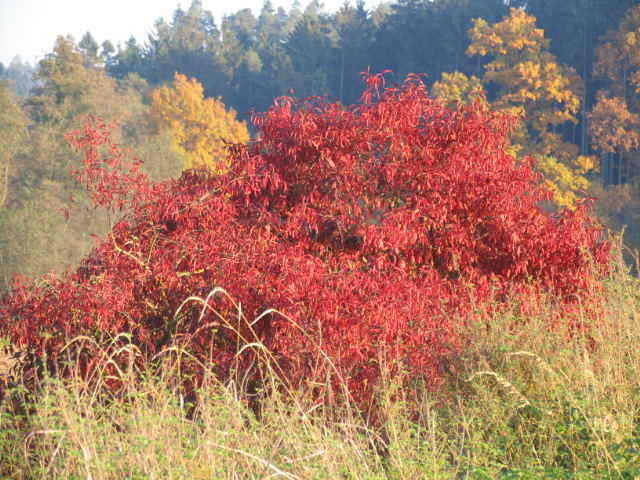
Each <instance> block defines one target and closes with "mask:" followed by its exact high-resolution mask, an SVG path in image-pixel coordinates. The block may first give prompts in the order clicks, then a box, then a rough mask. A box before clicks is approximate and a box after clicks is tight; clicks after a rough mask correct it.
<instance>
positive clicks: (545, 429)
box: [0, 259, 640, 480]
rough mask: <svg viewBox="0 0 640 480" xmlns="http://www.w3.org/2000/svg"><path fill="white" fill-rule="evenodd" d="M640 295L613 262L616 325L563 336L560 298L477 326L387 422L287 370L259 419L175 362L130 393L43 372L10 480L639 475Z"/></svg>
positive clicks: (16, 439)
mask: <svg viewBox="0 0 640 480" xmlns="http://www.w3.org/2000/svg"><path fill="white" fill-rule="evenodd" d="M639 287H640V282H639V281H638V279H636V278H635V277H633V276H632V275H630V274H629V272H628V271H627V268H626V267H625V266H624V262H622V260H621V259H618V260H617V261H615V262H614V263H613V270H612V273H611V276H610V278H609V279H608V280H607V281H606V284H605V288H606V290H605V292H603V295H602V297H603V299H602V307H603V308H604V310H605V312H606V313H605V315H604V320H603V321H599V322H598V324H597V325H595V324H594V323H595V322H594V321H593V319H591V318H589V315H588V312H587V310H586V309H585V311H584V317H583V318H582V320H581V321H583V322H584V323H585V324H589V325H590V326H591V328H590V329H589V331H590V334H589V335H582V336H581V335H573V336H572V337H571V338H570V339H568V337H567V335H566V332H562V331H559V330H558V329H556V330H552V329H550V328H549V327H548V326H549V323H550V319H551V318H552V316H553V313H554V312H553V307H552V306H551V305H552V303H549V308H547V309H546V310H544V309H543V311H541V312H540V313H539V314H536V315H530V316H528V317H527V318H520V317H519V316H518V314H516V313H514V312H502V313H493V314H492V317H491V321H490V322H489V324H488V326H487V324H486V323H476V324H472V325H468V326H465V327H464V328H465V336H466V338H468V345H467V346H466V348H465V349H464V351H463V353H462V356H461V357H460V358H459V359H457V361H456V367H455V368H453V369H452V371H451V372H450V373H449V374H448V376H447V378H446V381H445V383H444V385H443V386H442V387H441V388H439V389H438V390H436V391H433V390H428V389H424V388H421V385H420V383H417V382H411V381H410V380H408V379H406V378H401V375H402V374H401V373H400V374H397V375H395V376H391V375H387V376H384V378H383V379H382V382H381V385H380V387H379V389H378V393H377V405H378V407H377V412H378V413H377V415H376V417H375V419H372V418H373V417H372V416H371V415H369V414H368V412H360V411H357V410H356V409H355V407H353V406H348V405H342V406H333V407H328V406H326V405H323V404H321V403H320V402H318V399H317V397H315V396H314V395H312V393H311V391H305V390H299V391H295V392H291V391H289V390H287V389H286V388H280V387H281V386H282V385H281V384H280V380H279V379H278V376H277V375H276V374H275V372H272V373H273V375H272V378H270V379H269V383H270V388H269V391H270V394H269V395H266V396H263V397H262V398H261V402H260V408H259V411H258V410H256V408H254V406H255V402H254V401H253V400H252V398H251V395H255V393H253V394H251V395H250V394H249V393H247V391H246V389H244V388H241V384H240V383H236V382H233V381H231V382H226V383H221V382H219V381H218V380H216V378H215V376H214V375H213V374H207V375H205V381H204V383H203V385H202V386H201V387H200V388H199V390H198V392H197V402H193V401H192V399H191V397H189V396H187V397H185V396H184V395H183V394H182V390H180V388H179V387H177V386H176V385H178V383H179V382H176V381H175V379H176V376H177V375H179V373H178V372H177V368H178V367H177V365H178V364H177V363H176V362H175V356H167V357H166V360H163V361H162V362H160V364H159V365H158V364H154V368H153V369H151V368H149V369H148V370H147V369H145V367H144V364H142V368H140V365H138V366H137V367H135V368H134V366H133V364H132V366H131V368H129V369H123V370H121V371H120V372H119V373H118V376H119V378H120V380H119V381H120V382H121V385H122V388H121V389H120V393H119V395H118V396H117V397H113V396H112V395H111V394H109V393H108V390H107V389H104V388H102V385H103V384H104V382H107V381H109V378H106V377H107V374H106V373H103V375H104V376H105V378H98V381H96V379H95V378H94V379H93V380H92V381H91V382H87V380H86V379H83V378H82V377H81V376H80V375H73V374H72V375H69V376H67V377H66V378H65V379H64V380H60V379H56V378H53V377H52V376H45V378H44V379H43V380H42V381H41V382H40V383H39V385H38V387H37V390H36V391H34V392H27V391H26V390H25V388H24V387H19V386H18V387H15V388H14V389H13V390H12V391H10V392H8V393H7V394H6V395H5V398H4V400H3V404H2V406H1V407H0V423H1V430H0V476H2V477H3V478H16V479H31V478H86V479H95V480H98V479H122V478H137V479H143V478H144V479H164V478H185V479H211V478H215V479H217V478H220V479H225V478H229V479H239V478H242V479H244V478H285V479H307V478H313V479H338V478H346V479H415V478H443V479H447V478H451V479H458V478H460V479H462V478H470V479H491V478H505V479H506V478H509V479H537V478H560V479H563V478H567V479H569V478H571V479H596V478H597V479H600V478H603V479H609V478H610V479H617V478H624V479H632V478H640V375H639V372H640V328H639V326H638V313H639V311H640V288H639ZM514 311H515V309H514ZM156 363H157V362H156ZM71 367H73V365H72V366H71ZM72 370H73V368H72ZM152 370H153V373H149V372H151V371H152ZM105 372H106V370H105ZM400 385H405V386H406V385H411V388H409V389H401V388H400V387H399V386H400ZM325 387H326V385H325Z"/></svg>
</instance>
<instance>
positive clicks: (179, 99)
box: [0, 0, 640, 285]
mask: <svg viewBox="0 0 640 480" xmlns="http://www.w3.org/2000/svg"><path fill="white" fill-rule="evenodd" d="M636 3H637V2H634V1H632V0H607V1H603V0H563V1H559V0H527V1H525V0H516V1H505V0H433V1H427V0H400V1H398V2H397V3H384V4H381V5H380V6H378V7H376V8H374V9H372V10H367V9H366V8H365V6H364V4H362V3H357V4H356V5H351V4H348V3H345V5H344V6H342V7H341V8H340V9H339V10H338V11H336V12H327V11H325V10H324V9H323V8H322V6H321V4H320V3H319V2H317V1H313V2H311V3H309V4H308V5H307V6H305V7H303V6H301V5H300V4H299V3H297V2H296V3H295V4H294V5H293V7H292V8H291V9H290V10H289V11H286V10H284V9H282V8H279V9H275V8H274V7H273V6H272V4H271V3H270V2H268V1H267V2H265V3H264V5H263V7H262V9H261V10H260V12H257V13H256V14H254V12H252V11H251V10H249V9H244V10H240V11H237V12H235V13H232V14H229V15H227V16H225V17H224V18H222V19H215V18H214V17H213V16H212V14H211V13H210V12H208V11H207V10H205V9H204V8H203V6H202V4H201V2H200V1H198V0H194V1H193V2H192V3H191V5H190V6H189V7H188V8H187V9H181V8H177V9H176V10H175V12H174V14H173V16H172V18H170V19H162V18H161V19H158V20H157V21H156V23H155V24H154V25H153V28H152V29H151V33H150V35H149V38H148V39H147V40H146V41H143V42H141V41H138V40H136V39H134V38H131V39H129V40H128V41H127V42H126V43H125V44H124V45H117V46H114V45H113V44H112V43H111V42H110V41H109V40H104V41H103V39H94V38H93V36H92V35H91V33H89V32H88V33H87V34H85V35H84V36H83V37H82V38H81V39H80V40H79V41H76V39H73V38H71V37H69V36H61V37H59V38H58V40H57V42H56V44H55V45H54V46H53V49H52V51H51V53H49V54H47V55H46V56H45V58H43V59H42V60H41V61H40V62H39V64H38V65H37V66H34V67H32V66H30V65H26V64H23V63H22V62H20V61H15V62H13V63H12V64H10V65H8V66H2V65H0V76H2V78H3V79H4V80H3V82H2V84H1V85H0V105H1V106H2V108H0V132H2V137H1V139H0V173H1V174H2V175H1V178H0V276H1V283H2V284H3V285H7V283H8V281H9V278H10V277H11V275H13V274H15V273H20V274H24V275H28V276H35V275H40V274H42V273H44V272H46V271H47V270H49V269H50V268H56V269H60V268H63V267H64V266H65V265H68V264H69V263H72V262H74V261H76V260H77V259H78V258H79V257H80V256H81V255H82V254H83V253H84V252H86V251H87V249H88V248H89V247H90V245H91V243H92V240H91V233H96V234H101V233H102V232H104V231H106V230H107V229H108V228H109V225H110V224H111V223H112V222H113V221H114V219H113V218H108V217H107V216H106V214H105V213H102V212H100V211H96V210H94V209H93V208H92V207H89V202H88V201H87V199H86V197H85V194H84V192H83V190H82V188H81V187H79V186H78V184H77V183H76V181H75V180H74V179H73V178H72V177H71V176H70V175H69V173H70V169H72V168H73V167H74V166H77V165H78V164H79V162H78V156H77V155H76V153H75V152H73V151H72V150H71V149H69V147H68V145H67V143H66V141H65V140H64V137H63V135H64V134H65V133H66V132H67V131H69V130H71V129H74V128H79V127H80V125H82V121H81V120H80V119H79V117H80V116H81V115H84V114H96V115H98V116H100V117H103V118H106V119H108V120H111V119H115V120H117V121H118V122H119V124H120V127H121V128H120V130H119V135H120V137H121V138H119V139H118V141H120V142H121V143H122V144H124V145H126V146H129V147H132V148H133V149H134V151H135V152H136V153H137V154H138V156H139V157H140V158H141V159H142V160H144V161H145V162H146V163H145V168H146V169H147V171H148V173H150V174H151V175H152V176H153V177H154V178H156V179H161V178H167V177H169V176H175V175H177V174H178V173H179V172H180V170H182V169H185V168H192V167H198V166H201V165H207V166H209V167H211V168H214V169H224V168H225V161H224V142H223V140H225V141H233V142H244V141H247V140H248V139H249V135H250V133H249V130H248V128H249V127H248V126H247V125H245V124H244V123H242V121H246V120H248V118H249V117H248V116H247V115H246V113H248V112H250V111H251V110H253V109H255V110H256V111H262V110H264V109H266V108H268V106H269V105H271V104H272V102H273V99H274V98H276V97H279V96H282V95H294V96H296V97H303V96H309V95H325V94H326V95H328V96H329V97H331V98H334V99H337V100H338V101H340V102H342V103H343V104H351V103H353V102H356V101H357V100H358V95H359V92H361V91H362V79H361V76H360V72H363V71H366V70H367V69H370V70H371V71H373V72H379V71H384V70H391V72H390V73H389V74H388V75H387V80H388V81H398V82H399V81H401V80H402V79H403V78H404V77H405V76H406V75H407V74H409V73H425V74H426V75H427V76H426V82H427V85H428V86H429V88H430V91H431V93H432V94H433V95H434V96H439V97H442V98H443V99H444V100H445V101H452V102H453V101H458V102H473V101H475V102H483V103H486V104H487V106H490V107H492V108H495V109H502V110H507V111H510V112H513V113H515V114H517V115H520V116H522V118H523V121H522V125H521V127H520V129H519V130H518V131H517V132H515V133H514V137H513V144H514V150H513V153H514V154H515V155H518V156H522V155H534V156H535V157H536V159H537V161H538V163H537V164H538V168H539V169H540V170H541V171H542V172H543V173H544V175H545V181H546V182H547V183H548V185H549V186H550V187H551V189H552V190H553V191H554V192H555V194H556V199H555V206H554V205H549V208H573V205H575V203H576V202H579V201H581V199H582V198H584V197H585V196H596V197H598V198H599V199H600V202H598V207H597V213H598V214H599V215H600V216H601V217H603V218H604V219H605V221H606V222H608V224H609V225H610V226H611V227H613V228H620V227H621V226H622V225H625V224H627V225H629V231H630V237H629V239H630V241H632V242H633V241H634V236H637V235H638V231H640V228H638V227H636V224H638V223H639V220H640V219H639V218H638V214H637V212H638V211H639V209H640V193H639V191H638V188H637V178H638V173H639V170H638V165H639V160H640V159H639V158H638V153H637V149H638V146H639V143H640V137H639V133H640V117H639V116H638V114H639V113H640V50H639V49H638V45H637V42H639V41H640V6H637V5H636ZM61 33H64V32H61ZM292 92H293V93H292ZM236 112H238V114H237V115H236ZM236 117H237V118H238V119H239V120H240V121H238V120H237V119H236ZM67 211H70V212H68V213H70V214H69V218H68V219H65V215H64V213H66V212H67Z"/></svg>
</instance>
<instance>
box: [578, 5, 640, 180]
mask: <svg viewBox="0 0 640 480" xmlns="http://www.w3.org/2000/svg"><path fill="white" fill-rule="evenodd" d="M593 75H594V76H595V77H596V78H599V79H601V80H603V81H604V82H605V88H604V89H602V90H600V91H599V92H598V97H597V102H596V104H595V105H594V107H593V109H592V111H591V113H590V114H589V120H590V125H589V133H590V135H591V140H592V143H593V146H594V147H595V148H596V149H597V150H598V151H599V152H601V153H602V154H603V174H604V175H603V176H604V180H605V183H607V184H619V183H624V182H626V181H629V180H631V177H633V172H632V171H631V170H632V169H633V168H637V167H638V165H634V164H636V163H637V159H636V158H635V154H634V153H633V151H634V150H635V149H637V147H638V146H639V143H638V140H639V138H638V136H639V134H640V122H639V117H638V113H640V6H634V7H631V8H630V9H629V10H628V12H627V14H626V15H625V17H624V19H623V20H622V22H621V23H620V26H619V28H618V29H617V30H613V31H610V32H608V33H607V34H606V35H605V37H604V41H603V43H602V44H601V45H600V46H599V47H598V48H597V49H596V60H595V62H594V65H593Z"/></svg>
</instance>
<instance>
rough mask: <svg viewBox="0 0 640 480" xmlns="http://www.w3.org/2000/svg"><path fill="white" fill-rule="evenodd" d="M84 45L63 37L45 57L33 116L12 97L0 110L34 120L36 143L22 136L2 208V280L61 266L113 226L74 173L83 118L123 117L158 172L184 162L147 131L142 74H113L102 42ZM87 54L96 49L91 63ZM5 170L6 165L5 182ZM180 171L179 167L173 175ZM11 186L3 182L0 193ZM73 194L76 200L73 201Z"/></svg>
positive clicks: (123, 138) (31, 101)
mask: <svg viewBox="0 0 640 480" xmlns="http://www.w3.org/2000/svg"><path fill="white" fill-rule="evenodd" d="M83 44H84V51H83V50H82V49H81V48H80V47H79V46H78V45H77V44H76V42H75V40H74V39H73V38H72V37H59V38H58V39H57V40H56V43H55V45H54V48H53V50H52V51H51V52H50V53H48V54H47V55H46V56H45V58H43V59H42V60H41V61H40V63H39V65H38V70H37V72H36V80H37V82H36V86H35V87H34V88H33V89H32V90H31V94H30V95H29V96H28V97H27V98H26V99H25V111H26V112H27V114H28V117H29V118H28V120H24V118H23V119H21V117H20V115H19V110H17V109H16V106H15V105H13V107H9V106H8V105H9V104H10V103H11V102H9V104H7V105H5V106H6V108H3V109H2V111H1V112H0V117H2V118H6V119H7V122H9V123H12V124H14V123H15V122H18V123H23V122H24V123H26V122H27V121H28V123H29V141H28V142H23V145H22V147H21V148H20V151H19V157H18V158H16V161H13V162H12V166H11V168H10V170H9V171H8V173H9V176H8V185H9V195H8V196H7V199H6V201H5V203H4V207H3V208H2V209H1V210H0V225H2V228H0V258H1V259H2V260H1V262H0V276H1V277H2V279H3V280H7V279H8V278H10V277H11V275H13V274H16V273H20V274H23V275H28V276H37V275H42V274H44V273H45V272H47V271H48V270H50V269H52V268H56V269H60V270H62V269H64V268H65V266H66V265H69V264H71V263H74V262H75V261H77V260H78V259H79V258H80V257H81V255H82V254H83V253H84V252H86V251H87V250H88V249H89V248H90V247H91V245H92V244H93V238H92V237H91V234H92V233H96V234H100V233H102V232H104V231H105V230H106V229H107V228H108V225H109V223H108V219H107V218H106V216H105V215H104V214H103V213H100V212H97V211H96V210H95V209H93V208H91V206H90V204H89V201H88V198H87V196H86V193H85V191H84V189H83V188H82V187H81V186H80V185H78V184H77V182H75V181H74V180H73V178H71V176H70V171H71V169H72V168H74V167H75V166H77V163H78V160H77V157H75V156H74V155H73V152H70V151H69V148H68V144H67V142H66V141H65V139H64V134H65V132H66V131H68V130H69V129H73V128H77V126H78V125H81V124H82V119H81V118H80V117H81V116H82V115H87V114H98V115H101V116H103V117H105V118H109V119H115V118H118V119H119V121H120V124H121V126H122V128H121V130H120V133H119V135H118V136H117V141H118V142H120V143H123V144H125V145H131V146H135V147H136V148H137V150H138V151H139V153H140V154H141V155H146V154H147V153H150V154H151V153H152V154H153V156H152V157H151V158H153V159H154V160H153V161H151V162H148V163H149V168H147V169H146V171H147V172H150V173H153V174H154V177H155V178H159V176H165V175H168V174H169V172H170V171H172V169H171V168H167V167H166V166H167V165H170V164H173V162H174V161H176V160H177V155H176V154H174V153H172V150H171V148H166V147H165V148H162V146H163V144H170V142H167V141H166V139H164V138H161V137H159V136H154V135H150V134H149V133H148V132H146V131H145V130H144V128H143V125H142V124H143V122H142V121H141V116H142V113H143V112H144V110H145V106H144V104H143V102H142V95H141V93H140V92H139V91H138V87H139V84H136V82H135V79H132V78H124V79H122V80H116V79H114V78H110V77H108V76H107V75H106V73H105V71H104V68H102V67H100V66H99V65H100V64H101V62H99V61H97V60H96V57H95V55H94V54H95V48H94V47H95V45H96V42H95V41H93V40H92V41H88V40H87V39H85V42H83ZM86 52H93V53H91V54H90V59H91V61H90V62H87V58H88V57H87V55H89V53H86ZM4 98H5V97H4V95H3V99H4ZM5 115H6V117H5ZM0 122H1V120H0ZM6 128H7V129H6V130H5V129H3V135H2V139H0V143H1V144H2V145H4V142H9V143H11V144H12V145H15V143H14V142H13V140H12V136H13V133H12V130H11V129H10V127H9V126H6ZM0 148H2V147H0ZM12 148H13V147H11V148H10V149H9V150H10V151H14V150H12ZM5 158H6V157H4V158H2V159H1V161H2V162H4V161H5ZM176 163H177V162H176ZM6 171H7V170H6V169H3V170H1V172H2V182H1V183H0V185H2V186H4V185H5V182H4V178H5V177H4V174H5V172H6ZM156 172H157V173H161V175H156ZM179 172H180V168H177V169H175V170H174V171H173V172H172V173H174V174H175V173H179ZM165 178H166V176H165ZM4 191H5V190H4V189H3V188H2V187H0V198H1V197H2V196H3V192H4ZM70 198H74V199H75V202H74V203H73V204H72V205H71V206H70V205H69V199H70ZM64 208H69V209H71V210H73V211H74V214H73V215H71V217H70V220H69V221H65V219H64V216H63V213H62V211H61V210H62V209H64Z"/></svg>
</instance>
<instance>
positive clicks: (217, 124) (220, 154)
mask: <svg viewBox="0 0 640 480" xmlns="http://www.w3.org/2000/svg"><path fill="white" fill-rule="evenodd" d="M148 120H149V122H150V123H151V124H152V125H153V126H154V127H155V128H156V129H158V130H162V129H168V131H169V132H170V133H171V135H172V136H173V139H174V146H175V148H176V149H177V150H178V151H179V152H180V153H182V154H184V155H185V158H186V163H185V165H184V168H195V167H199V166H203V165H204V166H207V167H208V168H211V169H212V170H215V171H222V170H224V169H225V168H226V166H227V164H226V162H227V151H226V145H227V143H245V142H247V141H248V140H249V131H248V129H247V126H246V125H245V123H244V122H240V121H238V120H237V119H236V112H235V111H234V110H227V109H226V108H225V105H224V103H222V101H221V100H220V99H215V98H205V96H204V89H203V88H202V85H201V84H200V82H198V81H197V80H196V79H194V78H191V79H188V78H187V77H186V76H184V75H181V74H179V73H176V74H175V77H174V81H173V85H172V86H171V87H170V86H163V87H160V88H158V89H156V90H154V91H153V92H152V93H151V107H150V109H149V113H148Z"/></svg>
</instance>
